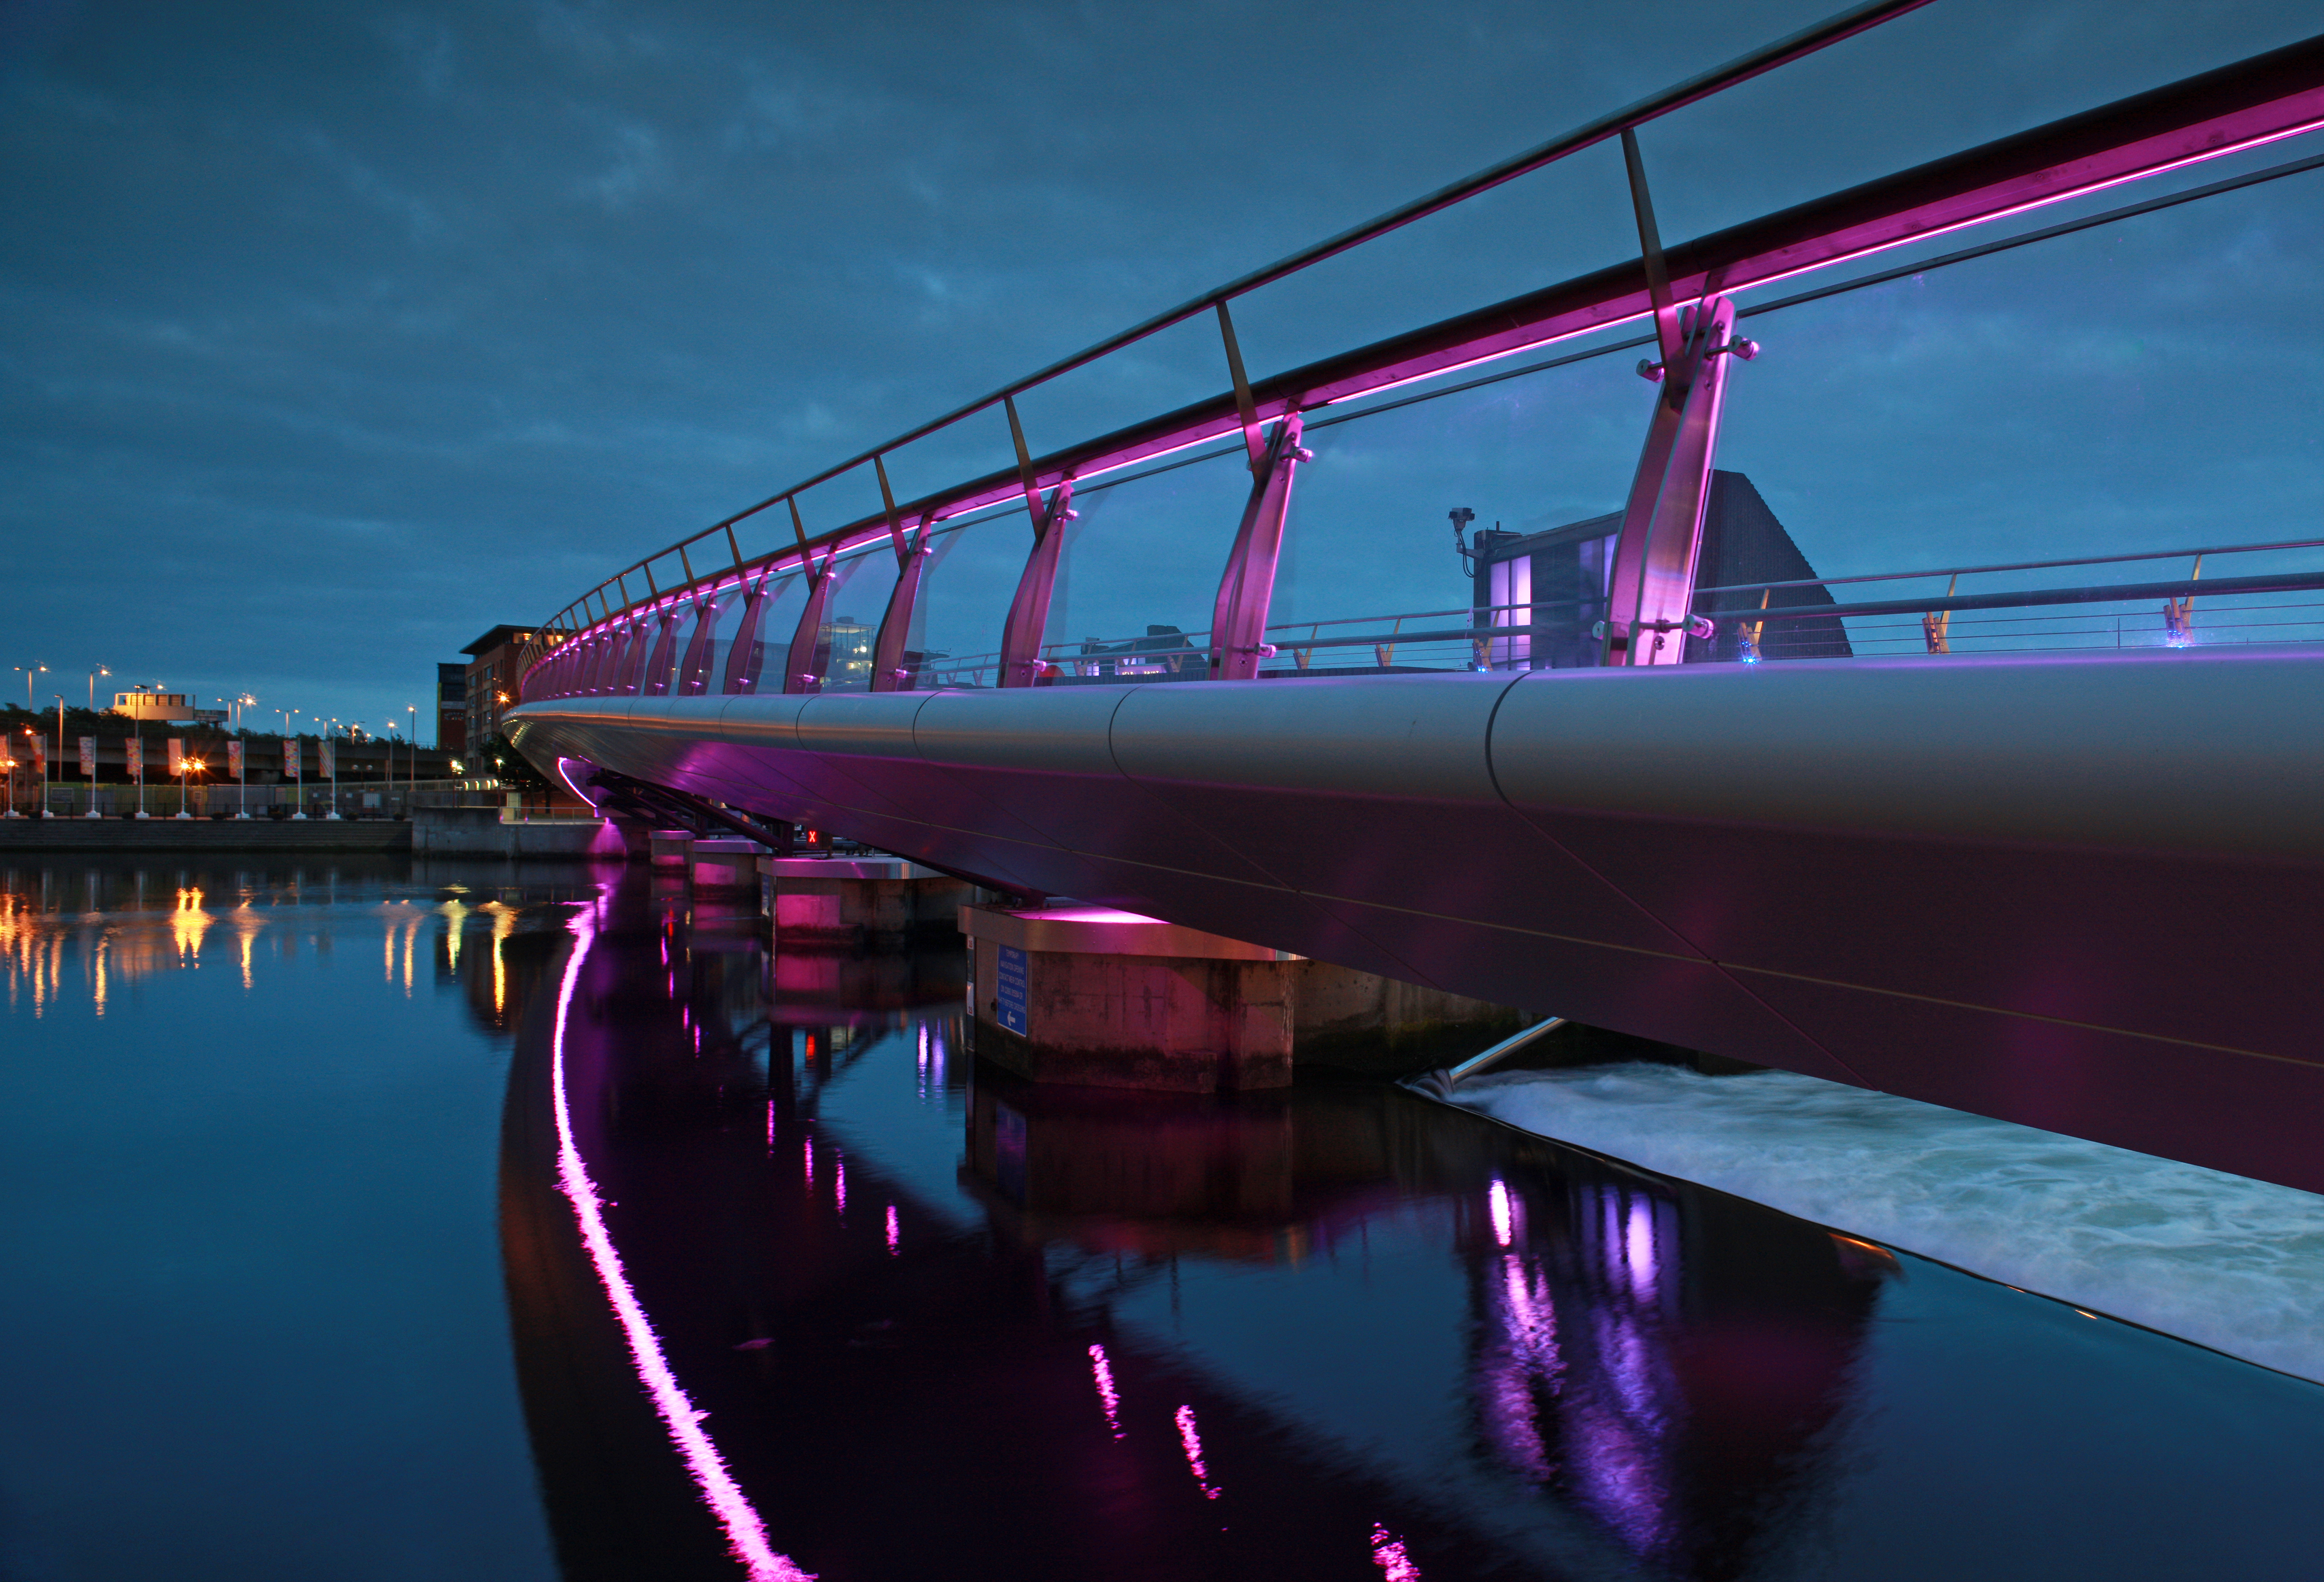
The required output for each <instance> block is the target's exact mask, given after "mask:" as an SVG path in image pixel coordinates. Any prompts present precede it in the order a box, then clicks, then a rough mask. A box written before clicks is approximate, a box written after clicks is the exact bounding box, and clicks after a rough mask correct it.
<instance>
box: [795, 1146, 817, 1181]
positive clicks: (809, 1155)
mask: <svg viewBox="0 0 2324 1582" xmlns="http://www.w3.org/2000/svg"><path fill="white" fill-rule="evenodd" d="M799 1147H800V1152H802V1153H803V1154H804V1155H805V1157H806V1159H807V1185H808V1186H810V1187H812V1186H814V1185H815V1139H814V1138H812V1137H808V1138H805V1139H803V1140H802V1141H801V1143H800V1144H799Z"/></svg>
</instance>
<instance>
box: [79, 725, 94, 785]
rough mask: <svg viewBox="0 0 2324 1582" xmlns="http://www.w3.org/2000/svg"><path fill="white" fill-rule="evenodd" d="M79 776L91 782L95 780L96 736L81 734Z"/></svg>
mask: <svg viewBox="0 0 2324 1582" xmlns="http://www.w3.org/2000/svg"><path fill="white" fill-rule="evenodd" d="M80 777H81V778H82V779H83V780H86V781H88V782H90V783H91V784H95V783H96V782H97V738H96V737H95V736H83V737H82V738H81V739H80Z"/></svg>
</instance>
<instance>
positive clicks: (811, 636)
mask: <svg viewBox="0 0 2324 1582" xmlns="http://www.w3.org/2000/svg"><path fill="white" fill-rule="evenodd" d="M838 558H839V557H838V556H837V554H836V553H830V554H825V556H824V558H823V569H822V570H821V571H820V572H818V571H816V569H815V568H814V566H813V565H812V564H810V565H809V566H808V567H807V608H805V609H803V610H801V611H800V612H799V621H798V630H797V631H795V632H793V633H792V634H791V645H790V648H789V650H788V652H787V653H786V655H785V657H784V660H783V690H784V691H786V692H816V691H820V690H822V689H823V665H822V663H820V662H818V661H817V660H816V652H817V651H818V650H822V651H824V652H825V655H826V657H827V655H828V651H829V644H828V643H827V642H826V641H825V637H824V635H823V612H824V610H825V608H826V607H827V606H829V605H830V603H831V590H832V588H833V587H835V586H836V584H837V582H838V578H835V577H834V576H833V575H832V563H833V562H834V561H835V560H837V559H838Z"/></svg>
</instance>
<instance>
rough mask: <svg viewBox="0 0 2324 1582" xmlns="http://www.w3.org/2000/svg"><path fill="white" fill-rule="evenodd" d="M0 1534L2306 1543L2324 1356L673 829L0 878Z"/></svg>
mask: <svg viewBox="0 0 2324 1582" xmlns="http://www.w3.org/2000/svg"><path fill="white" fill-rule="evenodd" d="M0 897H5V899H0V907H5V912H0V948H4V949H5V958H6V962H7V974H8V983H9V995H10V1001H9V1010H8V1020H7V1024H6V1025H7V1037H6V1040H5V1046H6V1053H5V1059H0V1082H5V1099H6V1103H5V1106H0V1181H5V1189H6V1193H7V1198H6V1203H7V1213H6V1215H5V1217H0V1227H4V1228H0V1238H5V1241H0V1267H5V1270H6V1271H7V1272H8V1274H9V1276H10V1291H9V1298H10V1300H8V1301H7V1302H6V1303H5V1304H4V1305H0V1342H5V1353H4V1354H0V1355H5V1358H6V1360H5V1362H0V1577H8V1578H22V1579H26V1582H30V1579H34V1578H39V1579H42V1582H45V1579H47V1578H97V1577H106V1578H110V1577H142V1576H158V1575H167V1576H171V1577H335V1578H337V1577H491V1578H525V1577H553V1576H558V1575H563V1576H565V1577H571V1578H575V1579H576V1582H578V1579H582V1578H598V1577H604V1578H626V1577H676V1578H686V1577H789V1576H797V1575H800V1574H806V1573H813V1574H817V1575H820V1576H822V1577H825V1578H826V1579H828V1582H853V1579H856V1578H867V1579H868V1578H912V1579H919V1578H930V1577H970V1578H974V1577H1010V1578H1058V1579H1061V1582H1062V1579H1066V1578H1075V1579H1078V1578H1085V1577H1087V1578H1098V1577H1132V1578H1144V1577H1157V1578H1159V1577H1174V1578H1175V1577H1219V1578H1230V1577H1267V1578H1270V1579H1280V1578H1285V1577H1344V1578H1350V1579H1360V1578H1375V1579H1377V1578H1382V1577H1386V1578H1391V1579H1397V1582H1402V1579H1406V1578H1411V1577H1426V1578H1432V1579H1439V1582H1441V1579H1445V1578H1456V1577H1575V1578H1585V1577H1586V1578H1596V1577H1609V1578H1610V1577H1646V1578H1664V1577H1668V1578H1698V1577H1699V1578H1726V1577H1735V1578H1745V1577H1748V1578H1792V1577H1798V1578H1821V1577H1847V1578H1856V1577H1865V1578H1873V1577H1879V1578H1891V1577H1930V1578H1937V1577H1945V1578H1953V1577H1967V1576H1976V1577H2028V1578H2031V1577H2043V1578H2057V1577H2158V1578H2163V1577H2172V1578H2176V1577H2196V1576H2233V1577H2245V1578H2249V1577H2286V1578H2289V1577H2312V1576H2314V1575H2316V1574H2317V1571H2316V1567H2315V1564H2314V1556H2315V1555H2316V1554H2317V1553H2318V1552H2319V1544H2324V1502H2319V1501H2318V1500H2317V1499H2316V1498H2315V1486H2316V1469H2317V1468H2318V1467H2319V1466H2324V1390H2319V1388H2318V1387H2316V1386H2314V1385H2311V1384H2308V1383H2301V1382H2299V1381H2296V1380H2292V1379H2289V1378H2286V1377H2284V1376H2282V1375H2279V1374H2270V1373H2267V1372H2265V1371H2264V1370H2261V1369H2258V1368H2255V1367H2252V1366H2250V1365H2245V1364H2241V1363H2237V1362H2234V1361H2231V1360H2229V1359H2227V1358H2223V1357H2220V1356H2218V1355H2213V1354H2210V1353H2208V1352H2204V1351H2201V1350H2199V1349H2197V1348H2195V1347H2191V1346H2185V1345H2183V1344H2181V1343H2179V1342H2176V1341H2172V1340H2170V1339H2168V1338H2165V1337H2160V1336H2156V1335H2153V1334H2150V1333H2147V1332H2145V1331H2142V1330H2138V1329H2135V1328H2130V1327H2128V1326H2125V1325H2120V1324H2116V1323H2113V1322H2110V1321H2107V1320H2105V1319H2101V1318H2090V1317H2087V1316H2085V1315H2083V1314H2080V1313H2079V1312H2077V1311H2075V1310H2074V1309H2071V1308H2068V1307H2065V1306H2062V1305H2061V1304H2058V1303H2054V1302H2050V1301H2046V1300H2042V1299H2039V1298H2034V1297H2029V1296H2025V1295H2023V1294H2021V1293H2017V1292H2014V1291H2009V1290H2008V1289H2006V1287H2002V1286H1997V1285H1994V1284H1991V1283H1989V1282H1987V1281H1978V1280H1975V1279H1972V1278H1970V1277H1969V1276H1966V1275H1963V1274H1960V1273H1958V1272H1953V1271H1950V1270H1948V1269H1945V1268H1943V1267H1941V1266H1940V1265H1936V1264H1932V1263H1925V1262H1923V1261H1920V1260H1916V1259H1914V1258H1912V1257H1910V1256H1909V1255H1901V1254H1892V1253H1890V1252H1888V1251H1886V1250H1885V1249H1883V1248H1880V1247H1877V1246H1874V1245H1871V1244H1865V1243H1861V1242H1857V1241H1854V1240H1851V1239H1849V1238H1847V1237H1845V1236H1839V1235H1833V1234H1832V1233H1831V1232H1829V1231H1827V1230H1825V1229H1823V1228H1821V1227H1819V1226H1812V1225H1809V1224H1807V1223H1805V1222H1803V1221H1800V1220H1796V1219H1792V1218H1790V1217H1785V1216H1783V1215H1780V1214H1776V1213H1775V1212H1773V1211H1771V1210H1768V1209H1766V1208H1763V1207H1758V1206H1756V1205H1753V1204H1751V1203H1748V1202H1746V1201H1744V1200H1742V1199H1739V1198H1731V1197H1728V1196H1725V1195H1723V1194H1720V1193H1716V1192H1711V1191H1708V1190H1704V1189H1698V1188H1693V1187H1689V1186H1686V1185H1684V1184H1682V1183H1678V1182H1674V1181H1672V1180H1667V1179H1665V1178H1662V1177H1657V1176H1654V1175H1651V1174H1647V1173H1645V1172H1641V1171H1637V1170H1630V1169H1628V1168H1626V1167H1624V1166H1622V1165H1619V1164H1618V1163H1615V1162H1612V1161H1604V1160H1600V1159H1598V1158H1595V1157H1593V1156H1591V1155H1588V1154H1585V1153H1582V1152H1576V1151H1572V1150H1568V1149H1564V1148H1562V1147H1560V1146H1558V1145H1556V1144H1554V1143H1545V1142H1544V1141H1542V1140H1540V1139H1537V1138H1533V1137H1530V1136H1526V1135H1525V1134H1522V1133H1516V1132H1512V1131H1509V1130H1508V1129H1506V1128H1503V1127H1500V1126H1499V1125H1497V1124H1494V1123H1491V1122H1489V1121H1487V1120H1484V1119H1482V1118H1480V1117H1478V1116H1475V1115H1469V1114H1466V1113H1463V1112H1460V1111H1455V1110H1451V1109H1447V1108H1444V1107H1443V1106H1435V1105H1433V1104H1430V1103H1428V1102H1427V1101H1425V1100H1423V1099H1420V1098H1417V1097H1416V1096H1412V1095H1409V1094H1406V1093H1403V1092H1401V1091H1397V1090H1394V1089H1388V1088H1383V1087H1378V1086H1372V1085H1365V1084H1358V1083H1353V1082H1333V1081H1328V1080H1316V1081H1308V1082H1303V1083H1302V1085H1301V1086H1300V1087H1297V1088H1295V1089H1293V1090H1291V1091H1289V1092H1286V1093H1280V1094H1273V1095H1260V1096H1245V1097H1243V1098H1240V1099H1192V1098H1177V1097H1162V1096H1139V1095H1131V1094H1123V1093H1111V1092H1104V1091H1099V1090H1091V1089H1068V1088H1035V1087H1028V1086H1026V1085H1024V1084H1021V1083H1018V1082H1016V1081H1014V1080H1012V1079H1010V1078H1008V1077H1007V1076H1006V1075H1005V1074H1003V1073H1001V1072H999V1071H998V1070H997V1069H992V1068H990V1067H980V1066H978V1065H977V1063H976V1061H975V1058H974V1054H973V1050H972V1049H971V1048H970V1047H969V1044H968V1039H967V1030H966V1029H965V1028H964V1026H963V1024H962V1021H961V1018H960V1015H959V1007H960V1004H961V986H960V985H961V961H960V958H959V957H958V955H957V954H956V953H954V952H949V951H947V952H941V953H936V954H933V955H929V956H927V957H922V958H907V957H885V958H840V957H833V956H827V955H825V956H816V955H805V954H788V955H783V956H781V957H779V958H776V957H770V955H769V953H768V951H767V949H766V948H765V945H764V939H763V936H762V934H761V931H760V930H759V928H758V926H757V925H756V922H755V920H753V919H751V918H749V917H745V916H742V915H737V914H734V913H733V912H722V911H720V910H719V909H718V908H716V907H715V906H713V905H709V904H701V905H695V904H690V903H689V900H688V898H687V896H686V895H685V894H684V893H682V892H673V891H671V890H670V889H669V888H668V887H667V886H660V887H658V886H657V884H656V882H655V881H653V880H652V879H651V878H650V876H648V875H646V874H643V873H636V874H629V873H622V872H621V871H618V870H595V871H592V870H586V869H576V870H573V871H570V872H565V871H558V870H545V869H542V868H539V867H537V866H530V867H527V868H524V869H521V870H519V869H512V868H508V867H503V866H497V865H494V866H482V865H470V866H460V865H423V866H415V865H409V864H405V865H386V864H381V865H372V866H368V867H366V866H363V865H356V864H351V863H345V862H343V863H340V864H339V865H337V868H336V869H328V868H325V867H323V866H321V865H311V864H310V865H306V866H305V867H303V868H299V867H294V866H292V865H273V866H271V867H267V868H265V869H263V870H262V869H261V868H259V867H258V866H257V865H246V866H245V867H244V869H243V870H242V871H240V872H236V871H235V870H234V868H233V867H232V866H230V865H226V866H221V865H217V864H215V863H212V864H210V865H208V866H206V867H203V868H201V869H199V870H197V869H194V868H190V867H189V868H188V869H186V870H184V871H180V870H179V869H178V868H176V867H174V866H165V865H161V864H157V863H154V862H152V861H150V860H148V861H146V862H144V863H143V864H142V865H134V866H132V865H101V864H93V863H87V862H75V861H70V860H52V861H51V862H50V863H49V864H47V865H45V866H39V865H23V864H20V865H18V866H17V867H16V868H15V870H14V872H6V871H0Z"/></svg>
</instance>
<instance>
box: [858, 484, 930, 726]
mask: <svg viewBox="0 0 2324 1582" xmlns="http://www.w3.org/2000/svg"><path fill="white" fill-rule="evenodd" d="M935 525H936V518H935V517H934V516H924V517H922V518H921V519H920V531H919V533H918V536H917V537H916V538H915V539H914V540H913V541H912V542H911V544H910V546H909V547H906V546H905V545H904V544H903V543H901V542H900V541H899V543H898V545H897V549H896V557H897V561H896V587H895V589H894V591H893V592H891V593H890V594H889V595H888V612H887V614H886V615H881V617H880V634H879V635H878V636H877V637H875V638H873V639H872V640H871V690H872V691H874V692H905V691H909V690H910V687H909V685H908V683H909V681H910V680H911V675H910V672H909V671H908V670H907V668H906V667H905V664H904V644H905V643H908V642H910V641H911V636H912V612H913V611H914V610H915V609H916V608H917V607H918V605H919V601H920V579H921V578H924V577H926V576H927V570H928V530H929V529H931V528H933V527H934V526H935Z"/></svg>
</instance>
